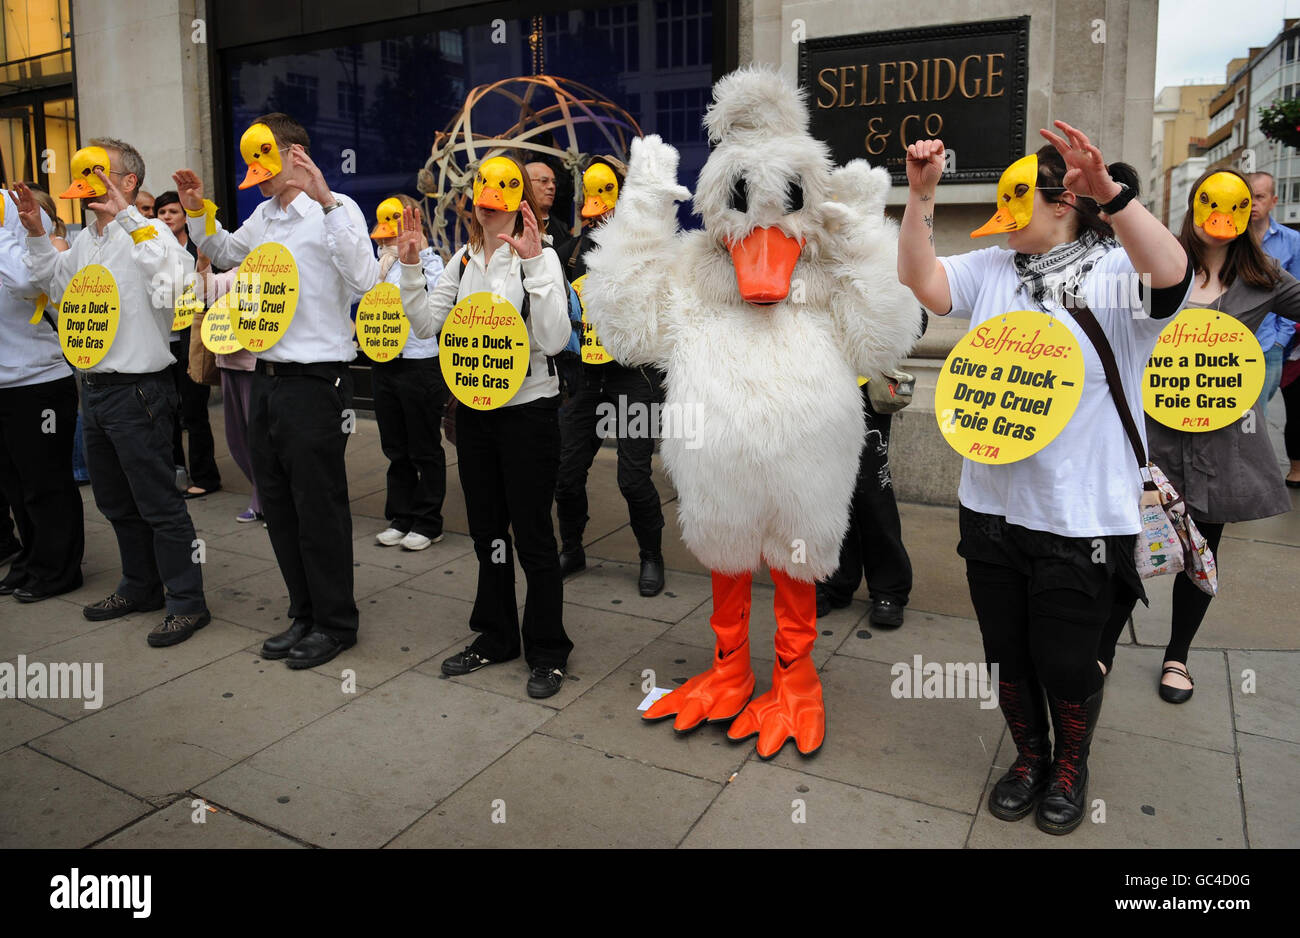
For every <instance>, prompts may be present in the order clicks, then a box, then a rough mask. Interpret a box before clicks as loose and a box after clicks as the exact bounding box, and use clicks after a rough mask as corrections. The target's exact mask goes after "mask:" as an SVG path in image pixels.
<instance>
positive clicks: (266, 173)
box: [239, 124, 284, 189]
mask: <svg viewBox="0 0 1300 938" xmlns="http://www.w3.org/2000/svg"><path fill="white" fill-rule="evenodd" d="M239 155H240V156H242V157H243V158H244V162H245V163H247V164H248V173H247V174H246V175H245V176H244V181H243V182H241V183H240V184H239V188H241V189H249V188H251V187H253V186H257V185H261V184H262V183H264V182H266V181H267V180H268V179H271V178H273V177H275V176H277V175H279V173H280V170H281V169H283V168H284V164H283V163H281V162H280V146H279V144H277V143H276V142H275V134H273V133H271V128H270V127H267V126H266V125H265V124H254V125H253V126H251V127H249V128H248V129H247V130H245V131H244V135H243V136H242V137H240V138H239Z"/></svg>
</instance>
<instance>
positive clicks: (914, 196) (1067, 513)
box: [898, 121, 1191, 834]
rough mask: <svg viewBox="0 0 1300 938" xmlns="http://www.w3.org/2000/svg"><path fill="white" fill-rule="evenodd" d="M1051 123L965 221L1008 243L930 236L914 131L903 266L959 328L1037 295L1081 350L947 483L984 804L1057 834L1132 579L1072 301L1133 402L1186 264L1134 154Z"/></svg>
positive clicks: (929, 169)
mask: <svg viewBox="0 0 1300 938" xmlns="http://www.w3.org/2000/svg"><path fill="white" fill-rule="evenodd" d="M1056 126H1057V128H1059V129H1060V131H1061V132H1062V133H1063V134H1064V135H1065V139H1063V138H1062V137H1059V136H1057V135H1056V134H1053V133H1051V132H1049V131H1046V130H1045V131H1043V132H1042V133H1043V136H1044V137H1045V138H1046V139H1047V140H1048V141H1049V142H1050V144H1051V145H1050V146H1045V147H1043V148H1042V149H1040V150H1039V151H1038V152H1037V153H1036V154H1032V155H1030V156H1027V157H1024V158H1022V159H1021V160H1017V161H1016V162H1015V163H1013V164H1012V166H1011V167H1010V168H1008V170H1007V172H1006V173H1004V174H1003V177H1002V180H1001V181H1000V182H999V185H998V196H999V199H998V211H997V213H996V214H995V215H994V216H993V218H992V219H990V221H989V222H988V224H986V225H984V226H983V227H982V228H980V229H978V230H977V231H975V232H974V233H973V234H974V235H975V236H980V235H984V234H995V233H1000V232H1005V233H1007V234H1008V235H1009V237H1008V241H1007V243H1008V246H1009V248H1010V249H1009V250H1008V249H1007V248H1001V247H993V248H986V249H984V250H982V251H974V252H971V253H968V254H961V255H957V256H954V257H945V258H937V257H936V256H935V250H934V238H933V225H934V205H933V200H934V195H935V187H936V184H937V183H938V181H939V177H940V176H941V175H942V173H943V162H944V146H943V143H942V141H939V140H921V141H917V142H916V143H913V144H911V145H910V146H909V147H908V150H907V176H908V183H909V187H910V193H909V196H908V202H907V208H906V210H905V213H904V215H903V223H902V228H901V232H900V237H899V245H898V277H899V280H901V281H902V282H903V283H904V284H905V285H907V286H908V287H910V288H911V289H912V292H913V293H914V294H915V295H916V298H917V299H918V300H920V301H921V303H922V304H923V305H924V306H926V307H927V308H928V309H929V310H931V311H932V312H934V313H937V314H939V315H945V316H946V315H949V314H953V315H957V316H961V317H963V318H964V317H969V318H970V320H971V325H972V327H975V326H979V325H980V324H982V323H985V322H988V321H990V320H992V319H994V318H996V317H1000V316H1002V315H1004V314H1006V313H1008V312H1011V311H1014V310H1022V309H1028V310H1040V311H1042V312H1043V313H1046V314H1047V315H1049V316H1051V317H1052V318H1053V320H1054V323H1053V324H1054V325H1061V326H1063V327H1064V328H1065V329H1067V330H1068V331H1069V332H1070V333H1071V334H1072V335H1073V337H1074V339H1075V340H1076V341H1077V342H1078V345H1079V348H1080V350H1081V352H1082V355H1083V362H1084V381H1083V389H1082V392H1081V396H1080V399H1079V403H1078V406H1077V408H1076V410H1075V412H1074V414H1073V415H1072V417H1071V418H1070V420H1069V421H1068V422H1067V423H1066V424H1065V426H1064V428H1063V429H1062V430H1061V431H1060V433H1059V434H1058V435H1057V437H1056V438H1055V439H1053V440H1052V441H1051V442H1050V443H1048V444H1047V445H1046V446H1044V447H1043V448H1042V449H1040V450H1039V451H1037V452H1036V453H1034V454H1033V455H1031V456H1028V457H1026V458H1024V459H1021V460H1019V461H1017V462H1012V463H1008V464H1003V465H992V464H985V463H979V462H975V461H972V460H969V459H967V460H965V461H964V463H963V466H962V477H961V487H960V489H959V490H958V498H959V501H960V503H961V510H960V524H961V543H960V544H959V545H958V548H957V549H958V553H959V554H961V556H962V557H964V558H965V559H966V576H967V580H968V581H969V584H970V594H971V602H972V604H973V605H974V606H975V612H976V615H977V617H978V618H979V624H980V634H981V636H982V638H983V641H984V653H985V656H986V658H987V660H988V662H989V664H990V665H991V666H992V665H996V666H997V669H998V670H997V676H998V703H999V705H1000V707H1001V708H1002V713H1003V716H1004V717H1005V718H1006V721H1007V725H1008V727H1009V728H1010V731H1011V738H1012V739H1013V740H1014V742H1015V745H1016V749H1017V756H1016V760H1015V762H1014V763H1013V764H1012V766H1011V769H1010V771H1008V772H1007V773H1006V774H1005V775H1003V776H1002V778H1001V779H999V780H998V782H997V783H996V784H995V785H994V786H993V789H992V791H991V792H990V793H989V799H988V807H989V811H990V812H991V813H992V814H993V815H994V816H995V817H998V818H1000V819H1002V820H1006V821H1014V820H1018V819H1020V818H1022V817H1024V816H1025V815H1027V814H1029V813H1030V812H1031V811H1033V810H1034V806H1035V803H1037V816H1036V821H1037V823H1038V826H1039V828H1040V829H1041V830H1044V831H1046V832H1047V833H1050V834H1066V833H1069V832H1070V831H1072V830H1074V829H1075V828H1076V827H1078V826H1079V824H1080V823H1081V822H1082V820H1083V809H1084V804H1085V797H1086V792H1087V784H1088V754H1089V748H1090V745H1091V741H1092V734H1093V730H1094V729H1095V728H1096V726H1097V720H1098V717H1099V716H1100V713H1101V697H1102V673H1101V669H1100V668H1099V666H1098V663H1097V660H1096V659H1097V650H1098V646H1099V644H1100V641H1101V637H1102V631H1103V627H1104V626H1105V624H1106V622H1107V620H1108V617H1109V613H1110V611H1111V608H1112V604H1113V603H1114V602H1115V601H1117V598H1118V597H1140V596H1142V595H1143V593H1142V583H1141V580H1140V579H1139V578H1138V575H1137V570H1136V567H1135V565H1134V560H1133V546H1134V540H1135V535H1136V534H1137V533H1138V532H1139V531H1140V530H1141V524H1140V516H1139V501H1140V498H1141V492H1142V480H1141V477H1140V475H1139V470H1138V467H1137V465H1136V459H1135V457H1134V454H1133V450H1132V449H1131V447H1130V441H1129V438H1128V436H1127V434H1126V432H1125V430H1124V427H1123V425H1122V423H1121V419H1120V417H1119V414H1118V411H1117V410H1116V405H1115V401H1114V400H1113V399H1112V397H1111V392H1110V388H1109V385H1108V382H1107V380H1106V376H1105V372H1104V370H1103V365H1102V360H1103V359H1102V357H1101V355H1099V353H1098V351H1097V348H1096V347H1095V346H1094V344H1093V342H1092V340H1091V339H1090V338H1089V335H1088V333H1087V332H1085V331H1084V327H1083V326H1082V325H1081V324H1080V321H1079V319H1076V316H1077V317H1080V318H1081V319H1083V320H1085V321H1088V317H1086V316H1085V311H1084V309H1083V308H1081V304H1082V305H1084V306H1086V307H1087V308H1088V309H1090V310H1091V314H1092V322H1089V325H1088V328H1089V329H1092V325H1093V323H1095V324H1096V326H1097V328H1096V329H1095V330H1093V331H1092V334H1093V335H1096V336H1097V338H1098V340H1099V343H1100V342H1101V341H1102V340H1104V343H1105V345H1106V346H1109V347H1110V348H1111V349H1112V350H1113V356H1114V358H1115V359H1116V361H1117V368H1118V371H1119V374H1120V378H1121V383H1122V385H1123V389H1124V390H1123V396H1124V398H1125V400H1126V401H1127V403H1128V406H1129V409H1130V410H1131V411H1132V412H1133V413H1135V414H1136V413H1140V412H1141V409H1142V389H1141V380H1142V368H1143V365H1144V364H1145V363H1146V360H1147V358H1148V357H1149V355H1150V353H1151V349H1152V348H1153V347H1154V345H1155V341H1156V337H1157V336H1158V334H1159V332H1160V328H1161V326H1162V325H1163V322H1161V321H1160V320H1162V319H1164V318H1167V317H1168V316H1170V315H1172V314H1173V313H1174V311H1175V310H1177V309H1178V306H1179V304H1180V303H1181V302H1182V300H1183V297H1184V296H1185V295H1186V293H1187V287H1188V284H1189V282H1190V279H1191V269H1190V267H1189V265H1188V263H1187V257H1186V254H1185V253H1184V251H1183V249H1182V248H1181V247H1180V246H1179V244H1178V241H1177V239H1175V238H1174V236H1173V235H1172V234H1170V233H1169V231H1167V230H1166V229H1165V227H1164V226H1163V225H1161V224H1160V222H1159V221H1158V220H1157V219H1155V218H1153V217H1152V216H1151V214H1150V213H1149V212H1147V210H1146V209H1145V208H1143V207H1142V205H1141V203H1140V202H1138V201H1136V198H1135V196H1136V194H1137V176H1136V173H1134V172H1133V170H1132V168H1131V167H1127V166H1124V165H1123V164H1114V165H1112V166H1110V167H1107V166H1106V164H1105V162H1104V161H1103V160H1102V157H1101V152H1100V151H1099V150H1098V149H1097V148H1096V147H1095V146H1093V145H1092V144H1091V143H1090V142H1089V141H1088V138H1087V137H1086V136H1085V135H1084V134H1083V133H1081V132H1080V131H1078V130H1075V129H1074V128H1073V127H1070V126H1069V125H1068V124H1065V123H1063V122H1061V121H1057V122H1056ZM1139 271H1141V272H1144V273H1148V274H1149V275H1150V283H1151V285H1152V287H1153V289H1152V290H1151V297H1150V301H1151V307H1152V315H1153V317H1155V319H1156V321H1154V322H1153V321H1152V320H1150V319H1147V318H1145V317H1142V316H1139V315H1135V314H1136V313H1140V312H1141V310H1140V309H1137V310H1135V309H1133V308H1132V304H1131V303H1130V302H1127V301H1126V300H1124V299H1120V300H1117V299H1116V298H1115V297H1116V294H1117V293H1118V292H1119V291H1116V290H1114V289H1113V286H1114V285H1115V284H1116V283H1129V282H1132V281H1133V280H1134V279H1135V278H1136V277H1135V275H1136V273H1137V272H1139ZM1127 295H1128V291H1127V290H1126V291H1124V296H1125V297H1127ZM1138 422H1139V424H1140V421H1138ZM1099 544H1104V546H1105V550H1104V551H1102V552H1099V551H1098V549H1097V548H1098V545H1099ZM1099 556H1100V562H1097V561H1098V558H1099ZM1044 691H1046V697H1047V708H1046V709H1044V707H1043V693H1044ZM1049 713H1050V717H1051V723H1052V731H1053V735H1054V736H1055V747H1056V748H1055V754H1054V756H1053V751H1052V748H1051V746H1050V745H1049V742H1048V716H1049Z"/></svg>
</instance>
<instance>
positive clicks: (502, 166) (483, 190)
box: [474, 156, 524, 212]
mask: <svg viewBox="0 0 1300 938" xmlns="http://www.w3.org/2000/svg"><path fill="white" fill-rule="evenodd" d="M523 197H524V177H523V174H522V173H521V172H520V171H519V167H518V166H516V165H515V161H514V160H512V159H508V158H507V157H504V156H494V157H492V159H490V160H486V161H485V162H484V163H483V165H482V166H480V167H479V168H478V172H476V173H475V174H474V204H475V205H481V206H482V207H483V208H494V209H496V210H497V211H498V212H514V211H518V210H519V202H520V201H521V200H522V199H523Z"/></svg>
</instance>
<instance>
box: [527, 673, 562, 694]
mask: <svg viewBox="0 0 1300 938" xmlns="http://www.w3.org/2000/svg"><path fill="white" fill-rule="evenodd" d="M563 686H564V669H563V668H533V673H532V674H531V675H530V676H529V678H528V696H529V697H536V698H538V699H541V698H543V697H551V696H553V695H554V694H555V692H556V691H558V690H559V689H560V688H561V687H563Z"/></svg>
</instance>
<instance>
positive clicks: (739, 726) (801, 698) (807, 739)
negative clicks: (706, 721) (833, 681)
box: [727, 655, 826, 759]
mask: <svg viewBox="0 0 1300 938" xmlns="http://www.w3.org/2000/svg"><path fill="white" fill-rule="evenodd" d="M754 735H757V736H758V757H759V758H760V759H771V758H772V757H773V756H775V755H776V754H777V753H778V752H780V751H781V747H782V746H784V745H785V743H786V741H787V740H789V739H794V741H795V746H796V747H797V748H798V750H799V752H800V753H802V754H803V755H805V756H810V755H812V754H813V753H814V752H816V751H817V750H818V749H820V748H821V745H822V740H824V739H825V737H826V708H825V707H824V706H823V704H822V684H821V680H820V678H818V676H817V666H816V665H814V664H813V661H812V657H811V656H810V655H805V656H804V657H802V658H797V659H795V660H794V661H792V662H791V663H790V664H789V666H787V667H784V668H783V667H782V666H781V662H780V661H779V660H778V661H777V663H776V666H775V667H773V669H772V689H771V690H770V691H768V692H767V693H766V694H763V695H762V696H761V697H759V698H757V699H756V700H753V701H751V702H750V704H749V706H748V707H746V708H745V711H744V713H742V714H741V715H740V716H738V717H736V719H735V720H734V721H733V722H732V724H731V727H730V728H729V729H728V730H727V736H728V738H730V739H733V740H742V739H748V738H749V737H750V736H754Z"/></svg>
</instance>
